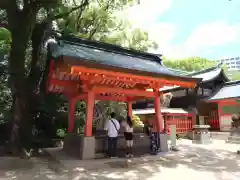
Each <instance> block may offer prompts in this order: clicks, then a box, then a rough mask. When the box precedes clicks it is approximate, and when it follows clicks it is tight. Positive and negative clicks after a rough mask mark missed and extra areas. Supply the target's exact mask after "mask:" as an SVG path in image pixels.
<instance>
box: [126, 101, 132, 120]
mask: <svg viewBox="0 0 240 180" xmlns="http://www.w3.org/2000/svg"><path fill="white" fill-rule="evenodd" d="M127 108H128V109H127V111H128V116H130V117H132V102H131V101H129V102H128V103H127Z"/></svg>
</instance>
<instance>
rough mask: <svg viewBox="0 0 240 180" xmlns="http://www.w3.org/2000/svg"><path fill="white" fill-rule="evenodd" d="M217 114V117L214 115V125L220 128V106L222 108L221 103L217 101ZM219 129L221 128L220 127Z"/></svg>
mask: <svg viewBox="0 0 240 180" xmlns="http://www.w3.org/2000/svg"><path fill="white" fill-rule="evenodd" d="M217 108H218V109H217V114H218V118H217V117H216V121H217V122H216V127H217V128H220V124H221V117H222V113H221V108H222V103H220V102H218V103H217ZM220 130H221V129H220Z"/></svg>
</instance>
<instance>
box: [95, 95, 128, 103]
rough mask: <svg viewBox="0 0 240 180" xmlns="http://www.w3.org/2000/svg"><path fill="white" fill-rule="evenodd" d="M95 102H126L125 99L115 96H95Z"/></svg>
mask: <svg viewBox="0 0 240 180" xmlns="http://www.w3.org/2000/svg"><path fill="white" fill-rule="evenodd" d="M95 99H96V100H101V101H116V102H127V98H126V97H116V96H101V95H96V98H95Z"/></svg>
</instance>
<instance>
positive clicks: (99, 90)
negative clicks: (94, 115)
mask: <svg viewBox="0 0 240 180" xmlns="http://www.w3.org/2000/svg"><path fill="white" fill-rule="evenodd" d="M92 91H93V92H94V93H96V94H100V93H119V94H124V95H132V96H143V97H154V93H153V92H148V91H144V90H137V89H124V88H110V87H104V86H94V87H93V88H92Z"/></svg>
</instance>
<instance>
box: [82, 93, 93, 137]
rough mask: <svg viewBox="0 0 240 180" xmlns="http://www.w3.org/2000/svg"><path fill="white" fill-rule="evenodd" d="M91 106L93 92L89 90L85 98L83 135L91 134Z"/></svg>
mask: <svg viewBox="0 0 240 180" xmlns="http://www.w3.org/2000/svg"><path fill="white" fill-rule="evenodd" d="M93 108H94V92H93V91H89V92H88V93H87V100H86V111H85V116H86V117H85V129H84V136H92V120H93Z"/></svg>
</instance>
